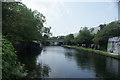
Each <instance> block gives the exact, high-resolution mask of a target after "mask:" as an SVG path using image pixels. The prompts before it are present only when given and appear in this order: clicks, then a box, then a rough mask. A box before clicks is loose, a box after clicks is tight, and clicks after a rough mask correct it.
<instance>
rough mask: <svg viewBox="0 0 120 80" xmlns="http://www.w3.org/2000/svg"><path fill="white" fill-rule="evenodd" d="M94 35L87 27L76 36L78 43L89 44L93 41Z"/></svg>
mask: <svg viewBox="0 0 120 80" xmlns="http://www.w3.org/2000/svg"><path fill="white" fill-rule="evenodd" d="M92 38H93V35H92V34H91V32H90V30H88V28H87V27H84V28H83V29H82V30H80V31H79V35H78V36H77V37H76V38H75V42H76V43H77V44H86V45H87V46H89V45H90V44H91V43H92Z"/></svg>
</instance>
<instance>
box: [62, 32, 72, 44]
mask: <svg viewBox="0 0 120 80" xmlns="http://www.w3.org/2000/svg"><path fill="white" fill-rule="evenodd" d="M63 42H64V44H66V45H73V44H74V36H73V34H69V35H67V36H66V37H65V38H64V41H63Z"/></svg>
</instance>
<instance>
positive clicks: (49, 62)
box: [20, 46, 120, 79]
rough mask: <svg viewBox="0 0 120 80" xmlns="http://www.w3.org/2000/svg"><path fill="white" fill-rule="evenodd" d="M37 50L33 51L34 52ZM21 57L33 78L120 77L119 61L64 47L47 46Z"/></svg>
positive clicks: (29, 75)
mask: <svg viewBox="0 0 120 80" xmlns="http://www.w3.org/2000/svg"><path fill="white" fill-rule="evenodd" d="M33 53H34V52H33ZM33 53H30V54H27V53H25V54H22V55H21V57H20V60H21V62H22V63H24V64H25V65H26V66H25V67H26V69H27V70H28V77H32V78H114V79H115V78H120V75H119V74H120V60H117V59H113V58H110V57H105V56H100V55H97V54H93V53H90V52H86V51H77V50H75V49H68V48H64V47H61V46H47V47H44V48H43V49H42V50H41V51H37V53H38V54H36V53H34V54H33Z"/></svg>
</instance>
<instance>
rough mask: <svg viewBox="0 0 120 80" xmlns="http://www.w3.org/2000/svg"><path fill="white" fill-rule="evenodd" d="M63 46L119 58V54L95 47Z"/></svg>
mask: <svg viewBox="0 0 120 80" xmlns="http://www.w3.org/2000/svg"><path fill="white" fill-rule="evenodd" d="M64 47H67V48H72V49H77V50H84V51H89V52H93V53H95V54H99V55H103V56H107V57H112V58H116V59H120V55H114V54H110V53H108V52H105V51H101V50H95V49H91V48H83V47H78V46H64Z"/></svg>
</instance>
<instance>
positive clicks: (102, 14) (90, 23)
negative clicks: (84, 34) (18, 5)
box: [22, 0, 118, 36]
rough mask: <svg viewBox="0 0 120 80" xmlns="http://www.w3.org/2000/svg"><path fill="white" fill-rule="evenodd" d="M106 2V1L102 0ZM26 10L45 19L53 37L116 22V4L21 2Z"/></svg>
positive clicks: (34, 0)
mask: <svg viewBox="0 0 120 80" xmlns="http://www.w3.org/2000/svg"><path fill="white" fill-rule="evenodd" d="M104 1H106V0H104ZM22 2H23V3H24V4H25V5H26V6H27V7H28V8H31V9H32V10H35V9H36V10H38V11H39V12H41V13H42V14H43V15H44V16H45V17H46V20H47V21H46V23H47V25H48V26H51V28H52V29H51V32H52V33H53V36H58V35H67V34H69V33H77V32H78V31H79V30H80V28H81V27H85V26H86V27H89V28H90V27H97V26H99V24H104V23H110V22H111V21H115V20H118V4H117V2H113V1H112V2H108V1H106V2H95V1H94V2H78V1H75V2H74V1H71V2H68V1H59V2H56V1H53V2H48V1H44V2H43V1H41V0H30V1H28V0H23V1H22Z"/></svg>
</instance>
